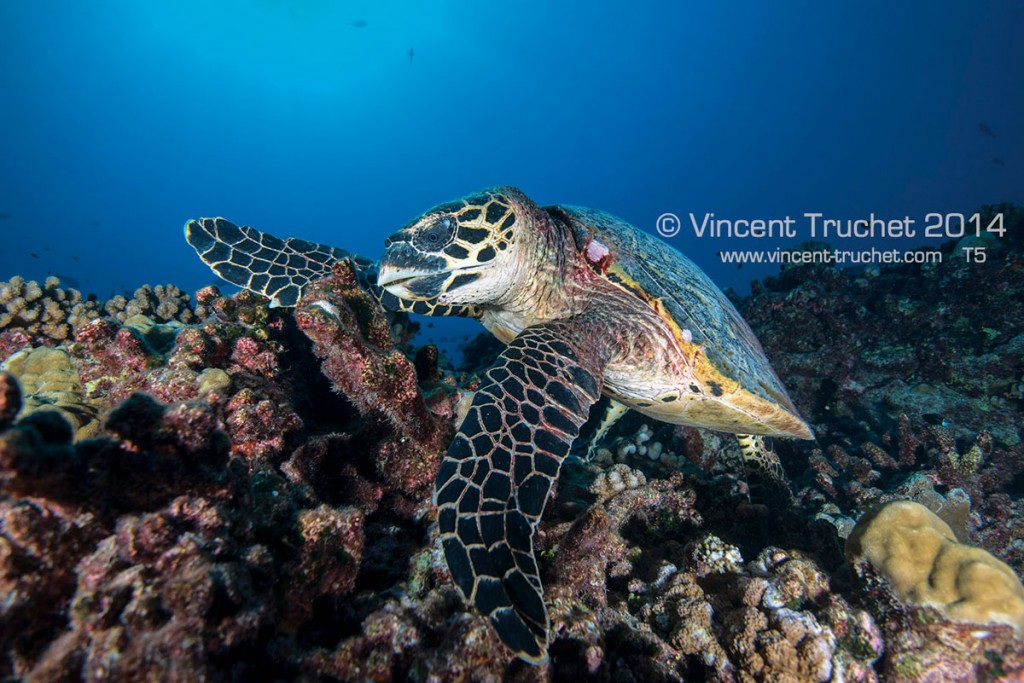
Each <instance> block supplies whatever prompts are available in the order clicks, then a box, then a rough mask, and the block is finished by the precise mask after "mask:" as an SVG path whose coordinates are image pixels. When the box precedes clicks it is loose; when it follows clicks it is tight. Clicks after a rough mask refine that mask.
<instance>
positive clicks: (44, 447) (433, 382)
mask: <svg viewBox="0 0 1024 683" xmlns="http://www.w3.org/2000/svg"><path fill="white" fill-rule="evenodd" d="M988 210H989V211H991V210H994V209H988ZM1002 210H1004V211H1006V212H1007V216H1008V222H1007V228H1008V233H1007V235H1006V236H1005V238H1004V239H1003V240H1002V241H1001V243H1000V244H999V245H998V247H999V248H998V249H996V248H993V250H992V251H991V254H992V256H991V258H990V259H989V260H988V261H986V262H985V263H974V264H967V263H966V262H965V261H964V260H963V259H960V258H958V257H957V256H956V245H955V244H952V243H951V244H949V245H945V246H943V247H942V249H943V253H944V255H945V257H946V258H945V259H944V261H943V262H942V263H939V264H931V265H927V266H925V265H913V264H903V265H892V266H884V267H881V268H866V269H861V270H837V269H833V268H829V267H826V266H820V265H813V266H801V267H791V268H786V269H785V270H784V271H783V272H782V273H780V274H779V275H778V276H777V277H774V278H769V279H767V280H766V281H765V282H763V283H755V284H754V286H753V289H752V294H751V296H749V297H746V298H744V299H742V300H737V305H738V308H739V309H740V310H741V311H742V312H743V313H744V315H745V317H746V318H747V319H748V320H749V321H750V322H751V324H752V326H753V328H754V329H755V332H756V333H757V334H758V336H759V338H760V339H761V341H762V342H763V344H764V346H765V348H766V350H767V352H768V355H769V357H770V358H771V359H772V361H773V364H774V366H775V368H776V369H777V370H778V372H779V374H780V376H782V377H783V379H784V380H785V382H786V384H787V386H788V387H789V388H790V390H791V394H792V395H793V397H794V399H795V401H796V403H797V404H798V405H799V406H800V408H801V411H803V412H804V413H805V415H806V416H807V417H808V418H810V421H811V422H812V423H813V425H814V428H815V431H816V433H817V435H818V437H819V438H818V441H817V442H812V443H805V442H799V443H798V442H788V441H781V440H779V441H775V442H774V443H773V444H771V447H772V448H773V449H774V450H775V452H776V453H778V455H779V457H780V460H781V464H782V465H783V467H784V468H785V470H786V473H787V475H788V477H789V479H790V480H791V484H792V489H793V491H794V496H793V498H792V499H786V500H784V501H775V503H776V504H773V505H768V504H765V503H764V502H763V501H762V500H760V499H759V498H758V495H757V491H756V486H754V485H753V484H752V482H751V481H749V480H748V479H749V477H748V476H747V474H746V473H745V472H744V469H743V454H742V453H741V449H740V446H739V445H738V444H737V442H736V440H735V439H734V438H732V437H731V436H730V435H723V434H717V433H712V432H704V431H699V430H696V429H692V428H689V427H679V426H673V425H666V424H661V423H657V422H653V421H650V420H645V418H643V417H642V416H639V415H636V414H628V415H626V416H625V417H623V418H622V420H620V421H619V422H618V423H617V424H616V425H615V426H614V427H613V428H612V430H611V432H610V433H609V435H608V436H607V437H606V438H604V439H603V440H602V442H601V443H599V444H597V446H599V447H601V446H603V447H604V448H598V450H597V457H596V458H595V459H594V461H592V462H584V461H582V460H581V459H580V458H577V457H575V456H570V457H568V458H567V459H566V461H565V462H564V463H563V466H562V473H561V475H560V477H559V480H558V482H557V485H556V489H557V490H556V491H554V492H553V498H552V500H551V501H550V503H549V504H548V509H547V511H546V512H545V515H544V517H543V519H542V520H541V523H540V526H539V527H538V529H537V533H536V536H535V539H534V544H535V549H536V552H537V559H538V564H539V569H540V573H541V579H542V582H543V584H544V586H545V590H546V594H545V598H546V601H547V604H548V606H549V612H550V616H551V620H552V642H551V644H550V654H551V659H550V661H549V662H548V663H547V664H546V665H544V666H542V667H530V666H528V665H526V664H525V663H523V662H521V661H519V660H517V659H515V658H514V657H513V656H512V655H511V654H510V652H509V651H508V650H507V649H506V648H505V647H504V646H503V645H502V644H501V643H500V642H499V641H498V639H497V637H496V636H495V634H494V631H493V629H492V628H491V627H490V626H489V623H488V622H487V620H486V619H484V618H482V617H481V616H479V615H478V614H476V613H475V612H473V611H471V610H469V609H467V607H466V605H465V604H464V603H463V601H462V600H461V598H460V597H459V594H458V592H457V590H456V588H455V587H454V586H453V585H452V583H451V579H450V577H449V575H448V571H447V569H446V567H445V564H444V561H443V555H442V552H441V549H440V547H439V546H438V545H437V543H436V523H435V522H436V520H435V516H434V513H433V512H432V508H431V505H430V489H431V484H432V481H433V477H434V472H435V468H436V467H437V463H438V462H439V458H440V455H441V453H442V452H443V451H444V449H445V448H446V446H447V444H448V440H449V439H450V437H451V435H452V433H453V431H454V429H455V425H456V424H457V423H458V421H459V420H460V415H461V413H460V406H461V407H462V408H464V407H465V405H466V404H467V402H468V401H469V400H471V398H472V392H473V391H474V390H476V389H477V388H478V384H479V380H478V375H477V374H475V373H476V372H478V371H479V370H480V369H481V367H485V366H486V365H488V363H489V361H488V360H487V358H488V357H492V356H493V354H494V353H495V352H496V351H497V350H498V349H499V348H500V346H499V345H498V344H497V343H496V342H494V340H492V339H490V338H480V339H478V340H476V342H474V344H473V345H472V349H469V350H468V351H469V352H468V353H467V354H466V357H467V366H466V367H464V368H463V369H462V370H460V371H453V370H451V369H450V368H448V367H446V366H445V365H444V364H443V362H442V360H441V359H440V358H439V354H438V352H437V349H435V348H433V347H430V346H426V347H422V348H419V349H415V348H413V347H412V346H411V344H410V341H409V340H410V336H411V334H412V333H413V332H414V331H415V329H416V324H415V323H413V322H411V321H410V320H409V319H408V318H407V317H406V316H403V315H395V314H390V313H386V312H384V311H383V310H381V309H380V307H379V306H378V305H377V303H376V302H375V300H374V299H373V298H372V297H370V296H368V295H367V294H366V293H365V292H363V291H362V290H361V289H359V287H358V286H357V284H356V278H355V277H354V273H353V270H352V267H351V264H350V263H349V262H347V261H342V262H339V263H338V264H337V267H336V268H335V270H334V272H333V274H332V275H331V277H329V278H326V279H325V280H322V281H320V282H318V283H315V284H314V285H312V286H310V287H309V288H308V289H307V292H306V296H305V297H304V299H303V300H302V301H301V302H300V305H299V306H298V308H297V309H296V310H295V311H294V312H292V311H289V310H286V309H280V308H275V309H270V308H269V307H268V306H267V301H266V300H265V299H262V298H261V297H259V296H257V295H254V294H251V293H248V292H241V293H238V294H235V295H233V296H224V295H222V294H221V292H220V291H219V290H218V289H217V288H215V287H207V288H204V289H202V290H200V291H199V292H197V293H196V294H195V296H194V297H188V296H186V295H185V294H184V293H182V292H180V291H179V290H177V289H175V288H173V287H171V286H163V287H152V288H150V287H143V288H140V289H139V290H138V291H137V292H136V293H135V296H134V297H133V298H131V299H128V298H120V299H118V298H115V299H114V300H112V301H109V302H98V301H90V300H86V299H83V298H82V297H81V295H80V294H78V293H76V292H75V291H74V290H69V289H62V288H60V286H59V283H58V282H56V281H48V282H46V283H44V284H43V285H39V284H37V283H30V282H25V281H24V280H22V279H20V278H13V279H12V280H11V281H9V282H8V283H2V284H0V362H4V361H6V365H5V368H6V369H5V370H4V371H0V595H3V596H4V600H3V601H2V602H3V604H2V605H0V667H2V668H3V670H4V672H5V674H6V675H7V676H8V677H9V678H11V679H13V680H25V681H50V680H58V681H74V680H99V679H104V678H105V679H108V680H124V681H136V680H139V681H141V680H211V681H219V680H379V681H386V680H499V679H500V680H513V681H537V680H546V679H554V680H565V679H572V678H578V679H580V680H623V681H629V680H651V681H677V680H713V681H753V680H793V681H797V680H799V681H813V680H847V681H849V680H853V681H874V680H901V681H902V680H908V681H926V680H952V679H957V678H959V679H960V680H970V679H983V680H994V679H1000V678H1002V679H1004V680H1014V679H1015V678H1020V676H1021V675H1022V672H1024V645H1022V644H1021V641H1020V640H1019V639H1018V638H1017V637H1016V635H1015V632H1014V628H1013V627H1012V626H1010V625H1004V624H999V623H996V624H984V625H979V624H969V623H960V622H957V621H951V620H950V619H949V618H948V617H949V616H951V615H949V614H946V615H944V614H943V613H942V612H940V611H939V610H938V609H936V608H935V607H930V606H927V605H924V604H913V603H912V602H911V601H910V600H904V599H901V594H902V593H901V591H900V590H899V582H898V581H890V580H888V579H886V578H885V575H887V574H889V573H891V572H889V571H887V570H886V563H885V562H884V561H883V562H876V564H872V562H871V561H868V560H870V559H871V558H869V557H867V554H865V557H864V559H863V560H861V559H860V557H861V555H860V553H858V554H856V555H855V556H854V558H853V559H854V560H855V561H854V562H853V563H848V561H847V558H846V556H845V554H844V546H847V545H849V546H850V547H853V546H855V545H858V544H859V545H861V546H863V545H864V544H863V541H864V539H865V538H867V537H869V535H868V534H867V532H866V531H865V527H864V526H862V527H860V528H857V529H856V530H855V525H856V523H857V520H862V521H861V523H862V524H864V525H868V524H869V523H870V518H868V519H867V520H865V518H864V515H865V513H867V512H868V511H869V510H871V509H873V508H875V507H876V506H879V505H882V504H885V503H890V502H892V501H897V500H904V501H915V502H916V503H919V504H920V505H922V506H924V507H925V508H927V509H928V510H930V511H931V513H934V514H935V515H937V516H938V518H940V519H941V520H942V522H941V523H940V522H936V521H935V520H934V519H933V518H931V517H928V516H924V519H926V520H928V521H927V523H926V524H924V526H923V527H922V529H924V530H925V531H927V530H931V531H929V532H928V533H930V534H931V538H932V541H933V546H934V547H933V550H935V551H936V553H937V558H938V560H937V562H938V564H940V565H941V564H942V562H943V561H944V560H943V559H942V558H946V559H951V558H952V559H957V558H959V560H958V561H957V562H954V563H953V564H955V565H956V567H955V568H953V569H957V570H965V571H960V574H959V576H960V578H961V581H960V583H959V584H958V586H959V587H960V588H962V587H963V586H964V585H965V584H969V583H971V582H972V581H973V579H965V578H964V577H965V576H970V573H971V572H979V571H984V570H985V568H987V567H992V568H998V570H995V569H993V571H997V573H998V575H999V576H1001V577H1002V578H1004V579H1006V581H1007V584H1008V585H1009V584H1011V583H1012V585H1011V586H1010V587H1011V588H1014V587H1015V588H1014V590H1019V588H1020V585H1019V583H1013V582H1011V581H1010V579H1011V578H1012V579H1014V580H1016V577H1015V576H1012V575H1011V573H1010V572H1011V570H1012V571H1015V572H1016V573H1017V574H1020V573H1021V571H1022V570H1024V503H1022V499H1021V495H1020V494H1021V485H1022V481H1024V444H1022V438H1021V437H1022V434H1021V425H1022V424H1024V420H1022V412H1024V401H1022V398H1021V396H1022V392H1021V386H1022V384H1021V378H1022V377H1024V365H1022V361H1021V358H1022V357H1024V309H1022V308H1021V306H1024V304H1022V302H1024V269H1022V268H1021V267H1020V265H1019V264H1020V263H1024V224H1022V222H1021V221H1022V219H1021V216H1022V215H1024V213H1022V212H1021V211H1020V210H1017V209H1011V207H1002ZM794 330H799V334H796V333H794ZM595 413H596V411H595ZM597 421H598V417H597V415H596V414H595V419H594V420H593V421H592V422H597ZM593 429H594V425H593V424H591V425H588V427H587V428H585V431H586V430H591V431H592V430H593ZM584 441H585V437H584V438H583V439H581V440H580V442H581V443H579V444H578V447H577V449H576V450H577V452H580V453H582V452H583V451H585V450H586V446H587V445H588V444H586V443H584ZM915 509H916V508H915ZM931 513H929V514H931ZM921 514H922V515H924V513H921ZM879 519H880V518H879V517H878V516H876V517H875V518H874V520H875V521H876V522H877V521H878V520H879ZM872 526H873V525H872ZM876 530H877V529H876ZM885 536H887V537H889V538H891V537H894V536H896V537H898V536H899V534H898V533H895V532H894V533H890V534H887V535H885ZM868 545H870V544H868ZM965 546H972V548H970V549H966V548H965ZM940 550H941V551H942V552H941V553H939V551H940ZM977 558H982V559H981V561H980V562H973V563H972V564H968V565H964V564H962V563H961V562H960V560H965V559H977ZM992 558H996V559H992ZM915 559H916V560H917V561H918V562H920V553H919V552H918V553H915ZM1000 561H1001V562H1002V563H1005V564H999V562H1000ZM890 564H891V562H890ZM933 564H934V563H933ZM876 565H877V566H876ZM942 567H943V568H945V567H946V565H942ZM953 569H950V575H953V574H956V571H953ZM931 575H933V576H939V575H944V574H943V572H941V571H940V572H938V574H936V572H935V571H932V572H931ZM979 585H985V587H984V588H983V589H979V591H977V592H976V593H975V594H973V595H971V596H968V600H966V601H965V602H962V603H960V604H961V608H962V609H963V608H965V606H966V605H967V604H969V603H971V602H972V601H973V600H975V599H978V600H981V601H983V602H985V601H987V602H988V603H991V602H992V601H996V602H997V603H999V605H1000V607H1003V608H1005V606H1006V605H1008V604H1011V603H1012V602H1013V601H1012V600H1011V599H1010V598H1005V597H999V596H1000V595H1001V593H999V592H998V591H997V590H995V589H993V588H992V587H991V586H988V585H987V584H985V582H982V583H981V584H979ZM933 588H934V587H933ZM960 588H958V590H960ZM1012 592H1013V591H1011V593H1012ZM921 595H923V594H921ZM917 599H918V600H919V601H922V602H928V601H929V600H930V598H928V597H927V596H926V597H923V598H921V597H918V598H917ZM949 599H952V598H949ZM949 599H937V600H931V602H937V603H945V602H948V601H949ZM952 616H956V615H952ZM960 616H962V617H964V618H977V615H971V616H970V617H967V615H963V614H961V615H960ZM1015 619H1016V618H1011V619H1008V620H1009V621H1013V622H1014V623H1016V621H1015Z"/></svg>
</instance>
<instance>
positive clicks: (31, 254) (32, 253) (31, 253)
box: [28, 251, 39, 259]
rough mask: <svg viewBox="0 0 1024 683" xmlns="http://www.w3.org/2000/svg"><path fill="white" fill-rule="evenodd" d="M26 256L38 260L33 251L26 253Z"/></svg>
mask: <svg viewBox="0 0 1024 683" xmlns="http://www.w3.org/2000/svg"><path fill="white" fill-rule="evenodd" d="M28 255H29V256H31V257H32V258H34V259H38V258H39V254H37V253H36V252H34V251H30V252H29V253H28Z"/></svg>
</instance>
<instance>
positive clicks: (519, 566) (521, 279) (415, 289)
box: [186, 187, 813, 662]
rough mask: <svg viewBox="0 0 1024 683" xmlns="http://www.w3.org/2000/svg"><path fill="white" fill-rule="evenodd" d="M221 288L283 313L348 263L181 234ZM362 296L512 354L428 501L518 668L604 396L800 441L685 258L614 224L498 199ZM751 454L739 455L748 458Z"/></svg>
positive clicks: (421, 229) (434, 216)
mask: <svg viewBox="0 0 1024 683" xmlns="http://www.w3.org/2000/svg"><path fill="white" fill-rule="evenodd" d="M186 235H187V238H188V241H189V243H190V244H192V246H193V247H195V248H196V250H197V251H198V252H199V253H200V256H201V257H202V258H203V260H204V261H206V262H207V263H208V264H209V265H210V266H211V267H212V268H213V269H214V271H216V272H217V273H218V274H219V275H221V276H222V277H223V278H225V279H227V280H228V281H230V282H233V283H235V284H238V285H240V286H242V287H247V288H249V289H252V290H254V291H257V292H260V293H263V294H265V295H267V296H268V297H270V298H271V299H273V300H274V302H275V303H277V304H280V305H294V304H295V302H296V301H297V300H298V298H299V296H300V295H301V292H302V288H303V286H304V284H305V283H307V282H309V281H311V280H313V279H316V278H319V277H323V276H325V275H327V274H328V272H329V269H330V267H331V264H332V263H333V262H334V261H335V260H336V259H338V258H341V257H343V256H345V255H346V253H345V252H343V251H341V250H339V249H334V248H331V247H325V246H320V245H316V244H312V243H310V242H305V241H301V240H278V239H277V238H274V237H270V236H268V235H263V234H261V233H259V232H257V231H255V230H253V229H251V228H244V227H236V226H234V225H233V224H231V223H228V222H227V221H225V220H223V219H202V220H199V221H190V222H189V223H188V225H187V226H186ZM384 244H385V246H386V250H385V252H384V256H383V258H382V259H381V261H380V263H379V264H377V266H376V267H374V265H373V264H372V263H369V262H365V261H364V262H361V263H360V266H359V268H360V273H361V277H362V278H363V281H364V282H363V284H364V285H365V286H366V287H367V288H368V289H369V290H370V291H371V292H373V293H374V294H375V295H376V296H377V297H378V298H379V299H380V300H381V302H382V304H384V305H385V306H386V307H388V308H391V309H403V310H412V311H414V312H419V313H428V314H435V315H437V314H441V315H463V316H468V317H474V318H477V319H479V320H480V322H482V323H483V325H484V326H485V327H486V328H487V329H488V330H490V331H491V333H493V334H494V335H495V336H496V337H498V338H499V339H500V340H501V341H503V342H505V343H506V344H507V346H506V347H505V349H504V350H503V351H502V353H501V354H500V356H499V357H498V359H497V361H496V363H495V364H494V366H493V367H491V368H490V369H489V370H487V372H486V374H485V376H484V378H483V381H482V382H481V384H480V387H479V390H478V391H477V393H476V395H475V396H474V398H473V401H472V405H471V407H470V408H469V412H468V414H467V415H466V418H465V419H464V420H463V422H462V426H461V428H460V430H459V432H458V433H457V434H456V435H455V438H454V439H453V441H452V443H451V446H450V447H449V448H448V451H447V454H446V455H445V457H444V459H443V461H442V464H441V467H440V470H439V471H438V474H437V479H436V483H435V489H434V502H435V504H436V505H437V508H438V526H439V529H440V538H441V544H442V546H443V548H444V554H445V558H446V559H447V562H448V568H449V569H450V571H451V575H452V578H453V579H454V581H455V583H456V584H457V586H458V587H459V589H460V590H461V592H462V594H463V595H464V596H465V597H466V599H467V600H468V601H469V602H471V603H473V604H474V605H475V606H476V608H477V609H478V610H479V611H480V612H481V613H483V614H485V615H487V616H488V617H489V618H490V620H491V622H492V624H493V625H494V628H495V629H496V631H497V633H498V635H499V636H500V638H501V640H502V641H504V642H505V644H506V645H508V646H509V647H510V648H511V649H512V650H513V651H514V652H515V653H516V654H517V655H518V656H519V657H521V658H523V659H525V660H527V661H530V662H541V661H544V660H545V659H546V657H547V645H548V628H549V622H548V614H547V609H546V608H545V605H544V599H543V589H542V587H541V581H540V576H539V573H538V570H537V562H536V558H535V557H534V553H533V532H534V529H535V528H536V527H537V523H538V522H539V520H540V518H541V515H542V514H543V512H544V506H545V504H546V502H547V498H548V493H549V492H550V490H551V486H552V484H553V483H554V481H555V479H556V478H557V477H558V471H559V467H560V465H561V463H562V460H563V459H564V458H565V456H566V455H567V454H568V453H569V449H570V446H571V445H572V443H573V440H574V439H575V438H576V437H577V435H578V433H579V430H580V427H581V426H582V425H583V423H584V422H585V421H586V420H587V416H588V411H589V409H590V408H591V406H592V405H593V404H594V403H595V402H596V401H597V400H598V399H599V398H600V397H601V395H602V394H604V395H605V396H608V397H610V398H611V399H612V400H613V401H614V402H615V404H617V405H621V406H626V407H628V408H631V409H633V410H636V411H638V412H640V413H643V414H645V415H648V416H650V417H652V418H655V419H658V420H662V421H665V422H670V423H674V424H683V425H692V426H695V427H704V428H708V429H714V430H718V431H723V432H731V433H735V434H763V435H771V436H779V437H795V438H799V439H810V438H813V436H812V433H811V430H810V428H809V427H808V426H807V424H806V423H805V422H804V421H803V420H802V419H801V418H800V416H799V415H798V413H797V410H796V408H794V407H793V404H792V402H791V401H790V399H789V397H788V396H787V395H786V390H785V389H784V388H783V386H782V383H781V382H780V381H779V379H778V377H776V375H775V373H774V372H773V371H772V369H771V366H770V365H769V363H768V359H767V358H766V357H765V354H764V351H763V350H762V348H761V345H760V344H759V343H758V341H757V339H756V338H755V337H754V334H753V333H752V332H751V330H750V328H749V327H748V326H747V324H746V323H745V322H744V320H743V319H742V318H741V317H740V315H739V313H737V311H736V309H735V308H734V307H733V305H732V304H731V303H730V302H729V300H728V299H727V298H726V297H725V295H724V294H722V292H721V291H720V290H719V289H718V287H716V286H715V285H714V283H713V282H712V281H711V280H710V279H709V278H708V277H707V276H706V275H705V274H704V273H703V272H702V271H701V270H700V269H699V268H698V267H697V266H696V265H694V263H693V262H692V261H690V260H689V259H688V258H686V257H685V256H683V255H682V254H680V253H679V252H678V251H676V250H675V249H673V248H672V247H670V246H668V245H667V244H666V243H664V242H662V241H661V240H659V239H657V238H655V237H653V236H652V235H649V234H647V233H645V232H642V231H640V230H637V229H636V228H634V227H633V226H631V225H629V224H628V223H626V222H625V221H623V220H622V219H620V218H617V217H615V216H613V215H611V214H608V213H605V212H602V211H597V210H594V209H586V208H581V207H575V206H548V207H540V206H538V205H536V204H535V203H534V202H532V201H531V200H530V199H529V198H527V197H526V196H525V195H524V194H523V193H522V192H520V191H519V190H518V189H515V188H512V187H498V188H492V189H488V190H484V191H482V192H478V193H475V194H472V195H469V196H467V197H464V198H462V199H459V200H456V201H452V202H447V203H444V204H440V205H438V206H435V207H434V208H432V209H430V210H429V211H427V212H426V213H424V214H423V215H421V216H420V217H418V218H416V219H415V220H413V221H412V222H411V223H409V224H408V225H407V226H406V227H404V228H402V229H401V230H399V231H398V232H396V233H395V234H393V235H391V236H390V237H388V238H387V239H386V240H385V242H384ZM748 443H749V442H748Z"/></svg>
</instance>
